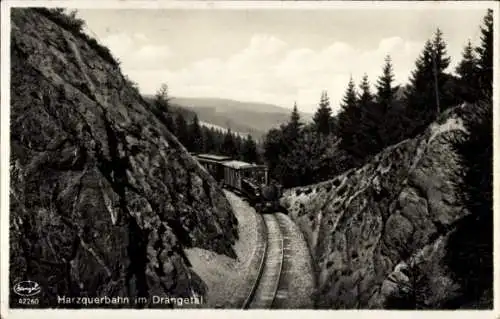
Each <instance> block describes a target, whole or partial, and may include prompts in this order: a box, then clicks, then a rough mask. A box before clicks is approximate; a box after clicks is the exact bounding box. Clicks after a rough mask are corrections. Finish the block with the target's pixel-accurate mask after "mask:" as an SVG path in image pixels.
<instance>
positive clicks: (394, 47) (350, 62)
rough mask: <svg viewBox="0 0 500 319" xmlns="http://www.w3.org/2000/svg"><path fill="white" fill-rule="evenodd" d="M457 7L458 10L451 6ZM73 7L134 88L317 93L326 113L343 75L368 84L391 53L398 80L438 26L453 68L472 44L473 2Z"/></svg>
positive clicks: (258, 96) (267, 97) (298, 98)
mask: <svg viewBox="0 0 500 319" xmlns="http://www.w3.org/2000/svg"><path fill="white" fill-rule="evenodd" d="M457 8H458V7H457ZM457 8H453V9H443V10H428V9H426V10H416V9H394V8H393V9H379V10H368V9H352V8H351V9H339V8H336V9H322V10H318V9H308V10H289V9H256V8H249V9H245V10H231V9H227V8H226V9H220V8H215V9H205V10H199V9H198V10H195V9H182V8H170V9H165V8H163V9H79V10H78V16H79V17H81V18H83V19H84V20H85V21H86V24H87V28H88V32H89V33H90V34H91V35H93V36H94V37H96V38H97V40H98V41H99V42H100V43H102V44H104V45H106V46H108V47H109V48H110V50H111V52H112V53H113V55H114V56H115V57H117V58H118V59H119V60H120V61H121V67H122V71H123V73H125V74H127V75H128V76H129V77H130V79H131V80H132V81H134V82H136V83H137V84H138V86H139V89H140V91H141V92H142V93H144V94H153V93H155V92H156V90H157V89H158V88H159V87H160V85H161V84H162V83H166V84H167V85H168V87H169V94H170V95H171V96H180V97H217V98H229V99H235V100H240V101H252V102H264V103H271V104H276V105H279V106H283V107H286V108H292V107H293V105H294V102H296V103H297V106H298V108H299V110H301V111H303V112H309V113H313V112H314V111H315V109H316V108H317V104H318V102H319V99H320V97H321V91H323V90H327V92H328V95H329V97H330V101H331V107H332V109H333V111H334V113H335V112H336V111H337V110H338V109H339V104H340V101H341V99H342V96H343V95H344V93H345V89H346V86H347V83H348V81H349V79H350V77H352V78H353V80H354V81H355V82H356V84H357V85H359V82H360V80H361V78H362V76H363V74H365V73H366V74H367V75H368V78H369V80H370V82H371V83H372V85H373V83H375V82H376V79H377V77H378V76H380V74H381V71H382V66H383V63H384V57H385V56H386V55H387V54H389V55H390V56H391V57H392V61H393V65H394V73H395V79H396V83H398V84H401V83H406V82H407V80H408V77H409V75H410V73H411V71H412V70H413V69H414V65H415V60H416V58H417V57H418V56H419V54H420V53H421V51H422V48H423V45H424V42H425V41H426V40H427V39H429V38H431V37H432V35H433V33H434V31H435V30H436V28H437V27H439V28H440V29H441V30H442V31H443V33H444V39H445V41H446V43H447V44H448V48H447V49H448V54H449V55H450V56H451V58H452V64H451V66H450V70H453V69H454V67H455V66H456V64H457V63H458V61H459V60H460V57H461V52H462V50H463V46H464V45H465V44H466V42H467V40H468V39H470V40H471V41H472V42H473V43H474V44H477V43H479V38H480V31H479V26H480V25H481V23H482V18H483V16H484V14H485V12H486V10H485V9H483V8H479V9H476V8H468V9H463V8H462V9H457Z"/></svg>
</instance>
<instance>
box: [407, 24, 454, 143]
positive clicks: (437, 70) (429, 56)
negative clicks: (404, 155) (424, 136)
mask: <svg viewBox="0 0 500 319" xmlns="http://www.w3.org/2000/svg"><path fill="white" fill-rule="evenodd" d="M449 64H450V58H449V57H447V56H446V44H445V43H444V40H443V37H442V32H441V30H440V29H437V30H436V32H435V34H434V38H433V40H432V41H430V40H427V41H426V43H425V46H424V49H423V51H422V53H421V55H420V56H419V57H418V59H417V61H416V62H415V66H416V68H415V70H414V71H413V72H412V76H411V78H410V85H409V90H408V91H407V92H406V100H407V106H408V112H409V113H408V118H412V119H414V121H413V125H414V127H413V128H412V129H413V134H414V133H417V132H420V131H421V130H422V129H424V128H425V127H427V125H428V124H429V123H430V122H432V121H433V120H435V119H436V117H437V116H438V112H441V111H442V110H444V109H445V108H447V107H449V106H451V105H452V104H454V102H453V101H455V100H456V99H455V98H454V97H453V96H452V92H448V90H446V87H447V84H448V83H447V82H449V81H450V79H451V77H450V75H449V74H446V73H445V70H446V68H447V67H448V66H449Z"/></svg>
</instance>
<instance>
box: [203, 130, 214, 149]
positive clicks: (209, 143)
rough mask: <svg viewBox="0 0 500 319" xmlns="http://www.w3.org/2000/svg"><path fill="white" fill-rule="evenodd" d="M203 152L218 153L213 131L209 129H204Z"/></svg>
mask: <svg viewBox="0 0 500 319" xmlns="http://www.w3.org/2000/svg"><path fill="white" fill-rule="evenodd" d="M203 152H204V153H217V149H216V147H215V140H214V133H213V130H212V129H209V128H207V127H203Z"/></svg>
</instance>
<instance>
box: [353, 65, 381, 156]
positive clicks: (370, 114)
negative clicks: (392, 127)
mask: <svg viewBox="0 0 500 319" xmlns="http://www.w3.org/2000/svg"><path fill="white" fill-rule="evenodd" d="M359 89H360V90H361V93H360V95H359V102H358V103H359V109H360V113H361V116H360V120H359V127H358V129H357V132H356V133H355V134H357V135H358V136H359V137H358V138H357V144H358V148H359V149H360V150H363V151H364V153H365V154H366V155H370V154H374V153H376V152H378V151H380V150H381V149H382V147H383V145H384V142H383V138H382V137H381V136H380V129H381V128H382V127H383V126H384V125H386V123H387V122H386V120H387V119H385V118H384V114H382V112H381V109H382V108H381V107H380V105H379V104H377V103H376V102H375V101H374V96H373V95H372V93H371V91H370V82H369V81H368V76H367V75H366V74H365V75H364V76H363V78H362V80H361V83H360V85H359Z"/></svg>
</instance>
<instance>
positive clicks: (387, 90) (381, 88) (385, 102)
mask: <svg viewBox="0 0 500 319" xmlns="http://www.w3.org/2000/svg"><path fill="white" fill-rule="evenodd" d="M393 83H394V70H393V67H392V60H391V57H390V56H389V55H387V56H386V57H385V64H384V67H383V69H382V75H381V76H380V77H379V78H378V80H377V84H376V88H377V95H376V100H377V103H378V104H379V105H381V106H382V108H383V109H384V110H388V109H389V108H390V106H391V103H392V101H393V100H394V95H395V93H396V91H397V89H398V88H397V87H394V86H393Z"/></svg>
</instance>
